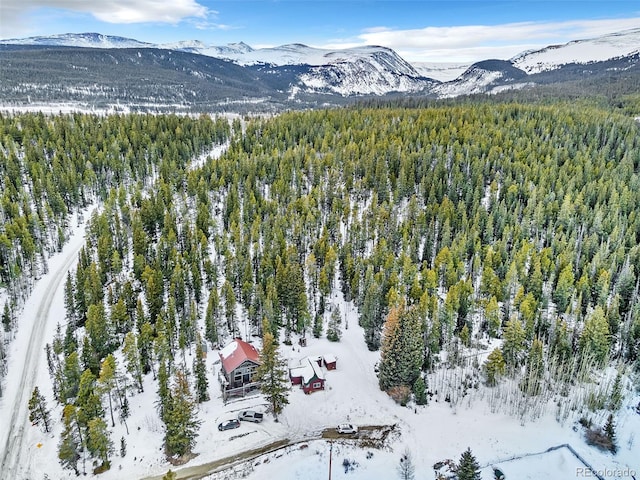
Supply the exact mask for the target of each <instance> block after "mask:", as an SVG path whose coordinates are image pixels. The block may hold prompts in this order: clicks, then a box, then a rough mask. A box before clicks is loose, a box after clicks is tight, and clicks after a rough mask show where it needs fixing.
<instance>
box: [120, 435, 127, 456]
mask: <svg viewBox="0 0 640 480" xmlns="http://www.w3.org/2000/svg"><path fill="white" fill-rule="evenodd" d="M120 456H121V457H122V458H124V457H126V456H127V441H126V440H125V438H124V437H120Z"/></svg>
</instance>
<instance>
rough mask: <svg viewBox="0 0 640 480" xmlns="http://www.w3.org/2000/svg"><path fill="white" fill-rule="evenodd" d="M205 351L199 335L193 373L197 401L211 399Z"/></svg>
mask: <svg viewBox="0 0 640 480" xmlns="http://www.w3.org/2000/svg"><path fill="white" fill-rule="evenodd" d="M204 358H205V357H204V352H203V351H202V339H201V338H200V335H199V334H198V335H197V340H196V355H195V358H194V360H193V373H194V375H195V377H196V401H197V402H198V403H202V402H206V401H207V400H209V391H208V387H209V381H208V380H207V366H206V364H205V362H204Z"/></svg>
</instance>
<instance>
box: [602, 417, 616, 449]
mask: <svg viewBox="0 0 640 480" xmlns="http://www.w3.org/2000/svg"><path fill="white" fill-rule="evenodd" d="M604 433H605V435H606V436H607V439H608V440H609V442H610V444H609V450H610V451H611V453H613V454H614V455H615V454H616V453H617V452H618V445H617V443H616V424H615V422H614V420H613V413H610V414H609V416H608V417H607V423H606V424H605V426H604Z"/></svg>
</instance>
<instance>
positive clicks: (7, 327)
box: [2, 302, 11, 332]
mask: <svg viewBox="0 0 640 480" xmlns="http://www.w3.org/2000/svg"><path fill="white" fill-rule="evenodd" d="M2 325H3V326H4V331H5V332H10V331H11V310H10V309H9V302H4V310H3V311H2Z"/></svg>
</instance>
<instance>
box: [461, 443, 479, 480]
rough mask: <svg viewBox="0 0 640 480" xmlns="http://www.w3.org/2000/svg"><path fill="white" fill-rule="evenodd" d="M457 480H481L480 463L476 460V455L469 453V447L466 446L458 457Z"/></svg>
mask: <svg viewBox="0 0 640 480" xmlns="http://www.w3.org/2000/svg"><path fill="white" fill-rule="evenodd" d="M456 474H457V480H481V479H482V477H481V476H480V465H479V464H478V462H477V461H476V457H474V456H473V453H471V449H470V448H467V450H466V451H465V452H463V454H462V456H461V457H460V461H459V462H458V468H457V469H456Z"/></svg>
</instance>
